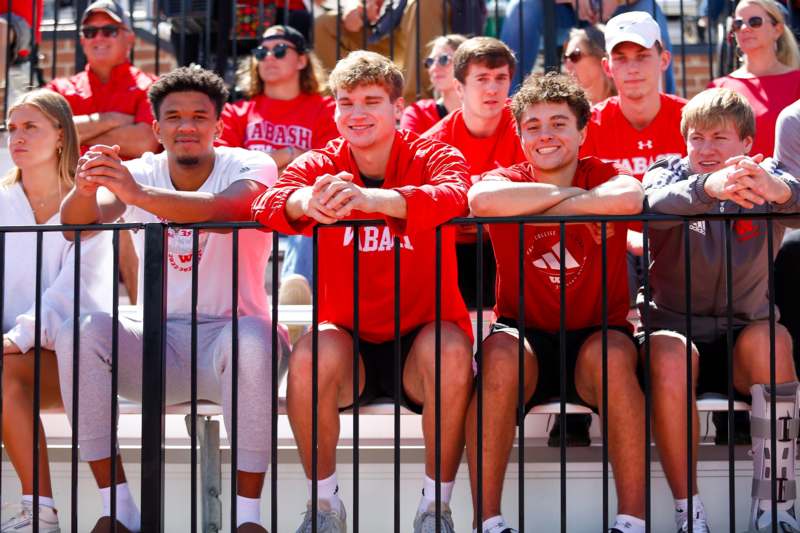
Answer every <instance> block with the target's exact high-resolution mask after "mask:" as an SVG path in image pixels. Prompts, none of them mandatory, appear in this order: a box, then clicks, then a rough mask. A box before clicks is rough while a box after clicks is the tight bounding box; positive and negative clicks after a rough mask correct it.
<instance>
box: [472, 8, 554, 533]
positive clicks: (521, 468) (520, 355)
mask: <svg viewBox="0 0 800 533" xmlns="http://www.w3.org/2000/svg"><path fill="white" fill-rule="evenodd" d="M521 7H522V2H520V8H521ZM517 248H518V251H519V253H518V254H517V268H518V275H519V300H518V301H517V306H518V309H517V315H518V316H517V330H518V331H519V339H518V341H519V342H518V344H517V365H518V366H517V379H518V380H519V383H518V384H517V428H518V429H517V430H518V431H519V433H518V434H517V475H518V476H519V479H518V480H517V498H518V499H519V504H518V505H519V530H520V531H525V252H524V250H525V224H523V223H521V222H520V223H519V224H517ZM562 517H563V514H562ZM482 525H483V524H481V526H482Z"/></svg>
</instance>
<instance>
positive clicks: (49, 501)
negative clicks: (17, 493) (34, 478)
mask: <svg viewBox="0 0 800 533" xmlns="http://www.w3.org/2000/svg"><path fill="white" fill-rule="evenodd" d="M22 501H23V502H27V503H29V504H31V505H33V494H23V495H22ZM42 505H43V506H45V507H49V508H51V509H53V510H55V508H56V502H55V501H54V500H53V498H48V497H47V496H39V506H40V507H41V506H42Z"/></svg>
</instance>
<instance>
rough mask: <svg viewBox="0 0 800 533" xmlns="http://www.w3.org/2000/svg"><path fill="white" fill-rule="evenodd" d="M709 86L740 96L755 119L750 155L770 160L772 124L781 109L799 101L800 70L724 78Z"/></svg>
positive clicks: (776, 119)
mask: <svg viewBox="0 0 800 533" xmlns="http://www.w3.org/2000/svg"><path fill="white" fill-rule="evenodd" d="M708 86H709V87H726V88H728V89H732V90H733V91H736V92H737V93H739V94H741V95H742V96H744V97H745V98H747V101H748V102H750V105H751V106H752V108H753V113H754V114H755V116H756V137H755V139H753V147H752V148H751V149H750V154H751V155H756V154H763V155H764V157H772V154H773V153H774V151H775V123H776V122H777V121H778V115H779V114H780V112H781V111H783V108H784V107H786V106H788V105H789V104H792V103H794V102H795V101H796V100H797V99H798V98H800V70H793V71H791V72H787V73H785V74H776V75H774V76H760V77H758V78H734V77H731V76H725V77H722V78H717V79H716V80H714V81H712V82H711V83H710V84H709V85H708Z"/></svg>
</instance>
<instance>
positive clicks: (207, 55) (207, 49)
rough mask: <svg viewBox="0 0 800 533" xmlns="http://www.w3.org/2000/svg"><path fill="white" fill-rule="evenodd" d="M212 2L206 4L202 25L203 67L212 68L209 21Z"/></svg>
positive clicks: (211, 0) (210, 0) (209, 0)
mask: <svg viewBox="0 0 800 533" xmlns="http://www.w3.org/2000/svg"><path fill="white" fill-rule="evenodd" d="M213 4H214V0H208V2H206V20H205V23H204V24H203V66H205V67H206V68H213V65H212V63H211V20H212V17H213V15H212V13H213V10H212V8H213Z"/></svg>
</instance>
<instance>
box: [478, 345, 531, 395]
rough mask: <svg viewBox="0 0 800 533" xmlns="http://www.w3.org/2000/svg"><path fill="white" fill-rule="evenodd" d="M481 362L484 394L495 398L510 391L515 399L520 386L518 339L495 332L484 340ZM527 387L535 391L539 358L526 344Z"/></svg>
mask: <svg viewBox="0 0 800 533" xmlns="http://www.w3.org/2000/svg"><path fill="white" fill-rule="evenodd" d="M481 357H482V359H483V361H482V364H481V378H482V382H483V383H482V386H483V390H484V393H485V394H488V395H491V396H493V397H495V396H497V395H503V394H508V395H510V396H513V397H515V398H516V396H517V394H518V393H517V390H518V387H519V341H518V340H517V338H516V337H514V336H512V335H508V334H505V333H496V334H494V335H492V336H490V337H489V338H487V339H486V340H485V341H484V343H483V348H482V354H481ZM524 365H525V390H526V392H527V395H528V396H529V397H530V395H531V394H532V393H533V389H534V387H535V385H536V376H537V373H538V372H537V370H538V368H537V364H536V359H535V358H534V357H533V354H532V352H531V350H530V346H529V345H528V344H527V343H525V354H524Z"/></svg>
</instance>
